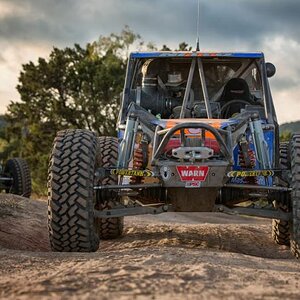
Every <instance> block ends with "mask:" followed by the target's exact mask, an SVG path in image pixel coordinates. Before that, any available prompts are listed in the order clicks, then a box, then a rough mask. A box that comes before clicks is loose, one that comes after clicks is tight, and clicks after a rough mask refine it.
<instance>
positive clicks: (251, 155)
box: [239, 149, 257, 184]
mask: <svg viewBox="0 0 300 300" xmlns="http://www.w3.org/2000/svg"><path fill="white" fill-rule="evenodd" d="M248 157H249V159H250V166H246V161H245V157H244V155H243V153H242V152H241V151H239V162H240V167H241V168H247V169H248V168H249V167H250V168H251V169H254V167H255V165H256V157H255V153H254V151H253V150H251V149H248ZM246 183H249V184H256V183H257V178H256V177H246Z"/></svg>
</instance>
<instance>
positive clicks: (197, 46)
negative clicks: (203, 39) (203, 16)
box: [196, 0, 200, 51]
mask: <svg viewBox="0 0 300 300" xmlns="http://www.w3.org/2000/svg"><path fill="white" fill-rule="evenodd" d="M199 25H200V0H198V15H197V42H196V51H200V45H199Z"/></svg>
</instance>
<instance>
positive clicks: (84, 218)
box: [48, 129, 99, 252]
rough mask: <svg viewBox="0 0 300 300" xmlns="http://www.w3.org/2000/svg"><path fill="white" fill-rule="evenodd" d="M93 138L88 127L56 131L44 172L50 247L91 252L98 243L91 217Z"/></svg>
mask: <svg viewBox="0 0 300 300" xmlns="http://www.w3.org/2000/svg"><path fill="white" fill-rule="evenodd" d="M96 145H97V138H96V136H95V134H94V133H93V132H91V131H88V130H81V129H76V130H64V131H60V132H58V134H57V136H56V138H55V140H54V146H53V150H52V153H51V157H50V164H49V172H48V228H49V236H50V243H51V248H52V250H54V251H60V252H93V251H96V250H97V249H98V247H99V238H98V235H97V229H96V226H95V221H94V212H93V210H94V206H95V201H94V199H95V198H94V189H93V183H94V176H95V162H96Z"/></svg>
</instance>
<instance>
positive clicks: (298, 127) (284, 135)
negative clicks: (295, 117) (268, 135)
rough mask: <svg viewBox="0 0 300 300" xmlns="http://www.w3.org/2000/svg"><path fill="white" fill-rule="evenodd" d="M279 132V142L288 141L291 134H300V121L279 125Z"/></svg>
mask: <svg viewBox="0 0 300 300" xmlns="http://www.w3.org/2000/svg"><path fill="white" fill-rule="evenodd" d="M279 132H280V141H283V142H287V141H289V140H290V139H291V137H292V134H293V133H295V132H300V121H296V122H289V123H284V124H281V125H280V127H279Z"/></svg>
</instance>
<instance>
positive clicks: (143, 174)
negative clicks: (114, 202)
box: [109, 169, 153, 177]
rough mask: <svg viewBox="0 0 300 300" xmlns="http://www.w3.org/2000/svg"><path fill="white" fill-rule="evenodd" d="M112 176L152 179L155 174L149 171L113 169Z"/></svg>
mask: <svg viewBox="0 0 300 300" xmlns="http://www.w3.org/2000/svg"><path fill="white" fill-rule="evenodd" d="M109 172H110V174H111V175H121V176H137V177H152V176H153V172H151V171H149V170H128V169H111V170H110V171H109Z"/></svg>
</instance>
